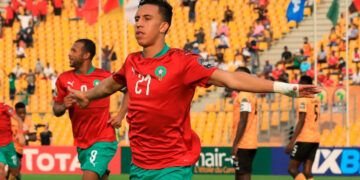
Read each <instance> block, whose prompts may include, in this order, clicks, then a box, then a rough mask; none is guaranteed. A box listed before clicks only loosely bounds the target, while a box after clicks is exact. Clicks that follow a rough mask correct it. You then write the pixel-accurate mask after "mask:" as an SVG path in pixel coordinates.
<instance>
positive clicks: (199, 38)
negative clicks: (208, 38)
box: [194, 27, 205, 44]
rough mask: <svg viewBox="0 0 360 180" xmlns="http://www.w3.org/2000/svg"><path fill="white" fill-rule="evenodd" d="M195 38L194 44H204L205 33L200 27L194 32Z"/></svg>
mask: <svg viewBox="0 0 360 180" xmlns="http://www.w3.org/2000/svg"><path fill="white" fill-rule="evenodd" d="M194 36H195V38H196V42H197V43H199V44H204V42H205V33H204V29H203V28H202V27H201V28H200V29H199V30H198V31H195V35H194Z"/></svg>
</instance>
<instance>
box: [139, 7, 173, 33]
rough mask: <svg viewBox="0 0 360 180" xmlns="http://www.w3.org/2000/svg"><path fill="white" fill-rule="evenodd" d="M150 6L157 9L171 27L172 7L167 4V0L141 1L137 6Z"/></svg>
mask: <svg viewBox="0 0 360 180" xmlns="http://www.w3.org/2000/svg"><path fill="white" fill-rule="evenodd" d="M146 4H151V5H155V6H158V7H159V11H160V14H161V16H162V17H163V19H164V20H165V21H166V22H167V23H168V24H169V27H170V26H171V21H172V16H173V12H172V10H173V7H172V6H171V5H170V4H169V3H168V2H167V0H141V1H140V3H139V6H138V7H140V6H143V5H146Z"/></svg>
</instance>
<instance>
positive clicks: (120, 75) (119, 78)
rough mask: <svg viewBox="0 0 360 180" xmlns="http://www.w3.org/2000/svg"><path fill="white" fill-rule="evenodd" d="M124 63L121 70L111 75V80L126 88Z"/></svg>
mask: <svg viewBox="0 0 360 180" xmlns="http://www.w3.org/2000/svg"><path fill="white" fill-rule="evenodd" d="M125 70H126V62H125V63H124V64H123V66H122V67H121V69H120V70H119V71H118V72H116V73H114V74H113V75H112V77H113V79H114V80H115V81H116V82H117V83H118V84H122V85H125V86H126V78H125Z"/></svg>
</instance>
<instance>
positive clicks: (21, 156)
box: [16, 152, 23, 163]
mask: <svg viewBox="0 0 360 180" xmlns="http://www.w3.org/2000/svg"><path fill="white" fill-rule="evenodd" d="M16 156H17V157H18V159H19V161H20V163H21V160H22V158H23V155H22V154H20V153H18V152H16Z"/></svg>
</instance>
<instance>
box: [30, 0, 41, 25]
mask: <svg viewBox="0 0 360 180" xmlns="http://www.w3.org/2000/svg"><path fill="white" fill-rule="evenodd" d="M39 3H40V2H39V1H37V0H35V1H32V5H31V10H30V11H31V14H32V17H33V20H34V25H38V24H39V23H40V7H39Z"/></svg>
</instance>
